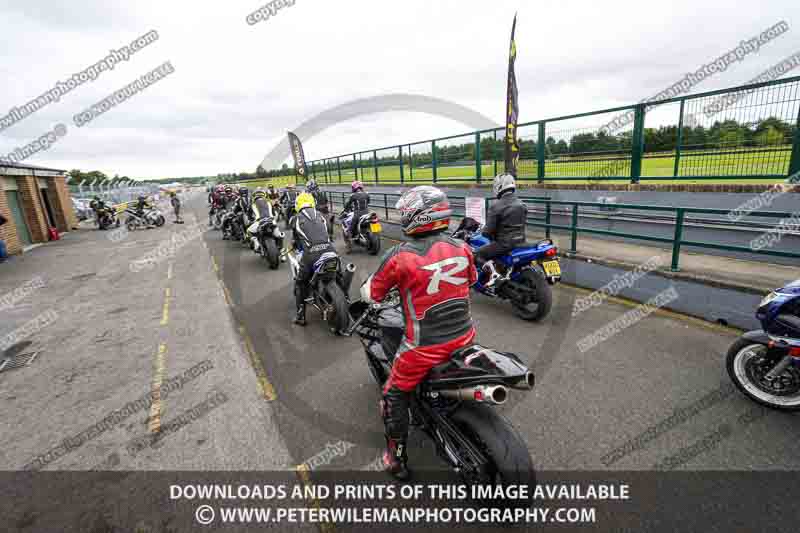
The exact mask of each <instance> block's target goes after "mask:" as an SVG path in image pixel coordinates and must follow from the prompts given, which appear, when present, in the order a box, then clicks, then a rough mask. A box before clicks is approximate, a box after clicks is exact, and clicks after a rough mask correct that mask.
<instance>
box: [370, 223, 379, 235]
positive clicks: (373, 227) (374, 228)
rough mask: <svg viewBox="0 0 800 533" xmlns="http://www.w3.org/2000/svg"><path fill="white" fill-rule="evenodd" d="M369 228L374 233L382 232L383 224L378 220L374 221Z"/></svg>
mask: <svg viewBox="0 0 800 533" xmlns="http://www.w3.org/2000/svg"><path fill="white" fill-rule="evenodd" d="M369 230H370V231H371V232H372V233H380V232H381V225H380V224H379V223H377V222H373V223H372V224H370V225H369Z"/></svg>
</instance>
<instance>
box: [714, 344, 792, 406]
mask: <svg viewBox="0 0 800 533" xmlns="http://www.w3.org/2000/svg"><path fill="white" fill-rule="evenodd" d="M778 361H779V359H776V358H775V357H772V358H770V357H767V347H766V346H764V345H763V344H759V343H756V342H753V341H751V340H748V339H745V338H740V339H738V340H737V341H736V342H734V343H733V344H732V345H731V347H730V348H729V349H728V356H727V360H726V364H725V367H726V369H727V371H728V376H730V378H731V381H733V383H734V384H735V385H736V387H737V388H738V389H739V390H740V391H742V393H743V394H744V395H745V396H747V397H748V398H750V399H751V400H753V401H754V402H756V403H758V404H761V405H763V406H764V407H769V408H770V409H777V410H778V411H800V369H799V368H798V367H797V366H795V365H793V364H790V365H789V366H788V367H787V368H786V369H785V370H784V371H783V372H782V373H781V374H780V375H779V376H777V377H775V378H774V379H772V380H770V379H767V374H768V373H769V371H770V370H772V369H773V368H774V367H775V365H776V364H778Z"/></svg>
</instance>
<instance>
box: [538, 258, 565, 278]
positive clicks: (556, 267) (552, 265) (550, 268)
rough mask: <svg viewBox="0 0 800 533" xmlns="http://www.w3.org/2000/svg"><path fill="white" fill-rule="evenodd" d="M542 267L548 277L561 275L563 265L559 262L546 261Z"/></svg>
mask: <svg viewBox="0 0 800 533" xmlns="http://www.w3.org/2000/svg"><path fill="white" fill-rule="evenodd" d="M542 267H543V268H544V273H545V274H547V275H548V276H560V275H561V265H560V264H559V263H558V261H545V262H543V263H542Z"/></svg>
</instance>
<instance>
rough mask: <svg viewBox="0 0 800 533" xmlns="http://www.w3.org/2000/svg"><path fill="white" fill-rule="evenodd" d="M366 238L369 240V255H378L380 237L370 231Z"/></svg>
mask: <svg viewBox="0 0 800 533" xmlns="http://www.w3.org/2000/svg"><path fill="white" fill-rule="evenodd" d="M367 240H368V241H369V248H368V251H369V255H378V252H380V251H381V238H380V236H378V235H375V234H374V233H372V232H369V233H367Z"/></svg>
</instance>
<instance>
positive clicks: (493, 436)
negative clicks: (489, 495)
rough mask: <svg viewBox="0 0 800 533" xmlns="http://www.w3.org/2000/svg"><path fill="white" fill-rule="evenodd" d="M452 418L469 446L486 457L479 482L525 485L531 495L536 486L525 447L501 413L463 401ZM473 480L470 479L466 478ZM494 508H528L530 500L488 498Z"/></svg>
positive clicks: (516, 432) (529, 457)
mask: <svg viewBox="0 0 800 533" xmlns="http://www.w3.org/2000/svg"><path fill="white" fill-rule="evenodd" d="M452 421H453V422H454V423H455V424H456V425H457V426H458V428H459V429H460V430H461V431H462V433H464V435H466V436H467V437H468V438H469V439H470V441H471V442H472V444H473V445H475V446H476V447H477V448H478V449H479V450H481V451H483V453H484V454H485V455H486V456H487V458H488V459H489V464H488V465H487V466H486V469H485V471H484V479H483V480H481V483H484V484H489V485H501V486H509V485H527V486H528V487H529V491H528V492H529V494H531V495H533V489H534V487H536V470H535V469H534V466H533V460H532V459H531V454H530V451H528V446H527V445H526V444H525V440H524V439H523V438H522V436H521V435H520V434H519V431H517V430H516V428H514V426H512V425H511V422H509V421H508V419H507V418H505V417H504V416H503V415H501V414H500V413H498V412H497V411H496V410H494V409H492V408H491V407H489V406H488V405H484V404H480V403H469V404H464V405H463V406H462V407H461V408H460V409H458V410H457V411H456V412H455V413H453V415H452ZM466 481H474V480H466ZM487 503H488V504H489V505H497V506H498V507H504V508H508V507H522V508H527V507H530V505H531V501H530V500H519V499H507V500H501V499H497V500H491V501H490V502H487Z"/></svg>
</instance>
